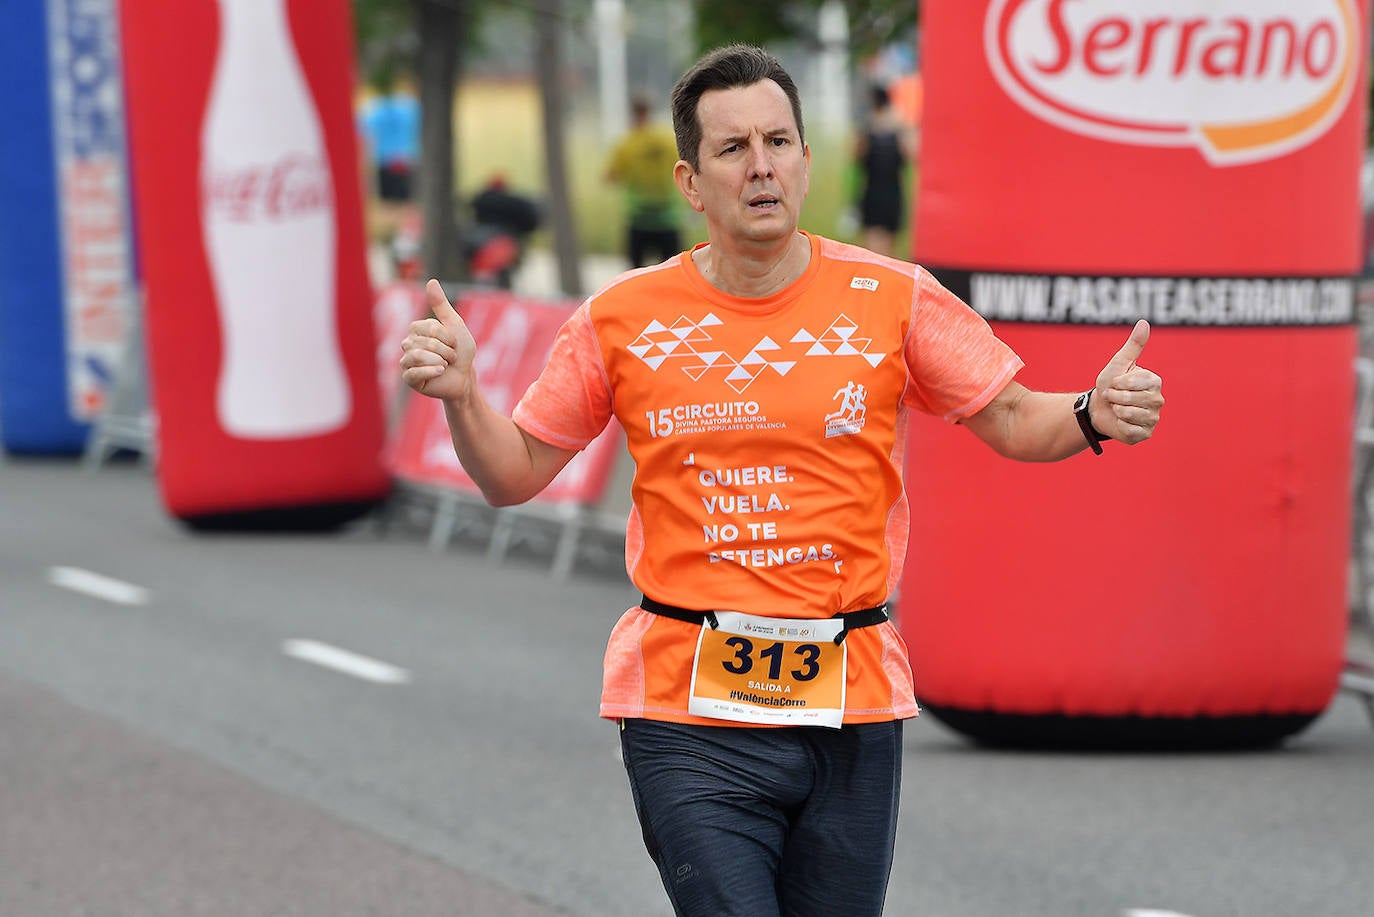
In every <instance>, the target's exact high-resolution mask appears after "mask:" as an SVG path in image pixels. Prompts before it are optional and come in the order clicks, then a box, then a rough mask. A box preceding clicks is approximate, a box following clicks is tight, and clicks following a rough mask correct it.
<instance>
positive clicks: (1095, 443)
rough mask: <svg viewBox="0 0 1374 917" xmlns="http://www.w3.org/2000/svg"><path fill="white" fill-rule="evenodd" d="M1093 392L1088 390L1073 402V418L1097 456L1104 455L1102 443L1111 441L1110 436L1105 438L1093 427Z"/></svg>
mask: <svg viewBox="0 0 1374 917" xmlns="http://www.w3.org/2000/svg"><path fill="white" fill-rule="evenodd" d="M1092 397H1093V390H1092V389H1088V390H1087V391H1086V392H1084V393H1083V394H1081V395H1079V396H1078V397H1077V398H1075V399H1074V401H1073V416H1074V418H1075V419H1076V420H1077V421H1078V429H1080V430H1082V431H1083V438H1084V439H1086V440H1087V441H1088V445H1089V446H1091V447H1092V450H1093V453H1094V454H1095V455H1101V454H1102V442H1103V441H1104V440H1109V439H1111V437H1110V436H1103V435H1102V434H1101V433H1098V432H1097V428H1096V427H1094V426H1093V419H1092V415H1091V414H1090V413H1089V412H1088V405H1089V403H1090V402H1091V401H1092Z"/></svg>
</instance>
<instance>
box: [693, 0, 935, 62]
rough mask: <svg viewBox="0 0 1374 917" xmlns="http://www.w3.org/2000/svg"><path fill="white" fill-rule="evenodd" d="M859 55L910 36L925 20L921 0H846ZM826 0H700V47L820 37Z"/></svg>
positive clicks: (697, 2)
mask: <svg viewBox="0 0 1374 917" xmlns="http://www.w3.org/2000/svg"><path fill="white" fill-rule="evenodd" d="M843 2H844V6H845V10H846V11H847V12H848V14H849V45H850V52H851V53H852V54H854V55H856V56H857V55H862V54H867V53H870V52H872V51H876V50H877V49H878V48H881V47H882V46H883V45H884V44H887V43H888V42H890V41H894V40H898V39H901V38H904V37H905V36H907V35H909V34H910V32H911V30H912V29H913V28H914V27H915V26H916V23H917V21H918V20H919V18H920V6H919V3H918V0H843ZM824 3H825V0H776V2H773V3H741V2H740V0H695V3H694V6H695V9H696V41H697V47H698V49H699V50H702V51H704V50H706V49H708V48H714V47H716V46H718V45H723V44H729V43H730V42H736V41H744V42H749V43H751V44H759V45H764V44H768V43H769V42H771V41H802V42H807V41H815V40H816V36H815V21H816V11H817V10H818V9H820V7H821V6H822V5H823V4H824Z"/></svg>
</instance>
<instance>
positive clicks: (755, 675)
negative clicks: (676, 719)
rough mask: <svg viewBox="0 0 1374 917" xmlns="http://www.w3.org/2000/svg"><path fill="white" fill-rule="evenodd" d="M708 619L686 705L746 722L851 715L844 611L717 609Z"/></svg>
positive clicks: (826, 721)
mask: <svg viewBox="0 0 1374 917" xmlns="http://www.w3.org/2000/svg"><path fill="white" fill-rule="evenodd" d="M715 616H716V622H717V626H716V627H715V628H712V627H711V626H710V625H709V624H706V623H703V624H702V626H701V633H700V634H699V635H698V637H697V653H696V659H695V660H694V661H693V664H692V688H691V697H690V699H689V701H688V704H687V712H688V713H691V714H694V715H696V716H705V717H711V718H712V719H718V720H733V721H735V722H739V723H759V724H764V725H775V726H830V727H833V728H836V729H838V728H839V727H840V725H841V724H842V723H843V722H844V690H845V664H846V661H847V659H848V654H847V652H846V650H845V646H844V644H843V643H841V644H839V645H838V646H837V645H836V644H835V637H836V636H838V635H839V633H840V631H842V630H843V629H844V622H843V621H842V620H841V619H839V618H822V619H820V620H808V619H800V618H761V617H757V616H755V615H747V614H742V613H740V612H735V611H718V612H716V615H715Z"/></svg>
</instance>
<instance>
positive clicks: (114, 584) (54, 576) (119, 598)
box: [48, 567, 150, 605]
mask: <svg viewBox="0 0 1374 917" xmlns="http://www.w3.org/2000/svg"><path fill="white" fill-rule="evenodd" d="M48 582H50V583H52V584H53V585H54V586H61V587H62V588H63V589H70V590H71V591H73V592H80V593H82V594H84V595H90V596H94V597H95V598H98V599H104V600H105V601H107V602H115V603H117V604H119V605H146V604H147V603H148V596H149V595H150V593H149V592H148V590H147V589H144V588H143V587H142V586H135V585H134V584H133V583H126V582H124V581H123V580H117V579H114V578H113V577H109V576H102V575H101V574H99V573H92V572H91V571H90V570H82V569H81V568H80V567H49V568H48Z"/></svg>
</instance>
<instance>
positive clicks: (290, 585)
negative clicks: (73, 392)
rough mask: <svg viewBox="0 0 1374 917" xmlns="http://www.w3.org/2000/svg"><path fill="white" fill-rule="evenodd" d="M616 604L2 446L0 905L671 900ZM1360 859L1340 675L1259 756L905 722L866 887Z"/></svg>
mask: <svg viewBox="0 0 1374 917" xmlns="http://www.w3.org/2000/svg"><path fill="white" fill-rule="evenodd" d="M91 574H95V575H96V576H92V575H91ZM100 577H104V578H108V579H102V578H100ZM634 598H635V593H634V592H633V591H632V590H631V588H630V586H629V584H628V583H627V582H626V580H625V578H624V574H623V571H620V570H617V568H616V567H615V565H613V564H611V565H606V566H604V567H593V568H590V569H583V570H582V571H580V572H579V573H578V575H576V576H575V577H573V579H572V580H571V581H568V582H558V581H555V580H554V579H552V578H551V577H550V576H548V574H547V572H546V562H545V560H544V559H543V558H541V557H539V556H537V555H536V554H535V553H528V554H525V555H519V554H517V555H516V556H512V557H511V558H509V559H507V560H506V561H505V562H504V563H503V564H500V565H493V564H491V563H488V562H487V560H486V558H485V555H484V553H483V551H482V550H481V547H480V545H478V544H476V543H474V542H471V541H460V542H459V543H456V544H454V545H453V546H451V547H449V548H448V549H447V550H445V551H443V552H441V553H436V552H433V551H431V550H429V549H428V548H427V546H426V543H425V533H424V531H423V528H422V527H421V526H415V525H406V524H400V525H397V526H394V527H393V528H392V529H390V530H389V531H387V532H385V533H379V532H378V531H376V530H375V529H373V528H371V527H369V526H367V525H357V526H353V527H350V528H349V529H348V530H347V531H345V532H342V533H337V534H332V535H207V534H196V533H192V532H190V531H189V530H187V529H186V528H184V527H182V526H181V525H180V524H178V523H177V522H176V521H175V520H172V519H171V518H169V517H168V516H167V515H166V514H165V513H164V512H163V510H162V509H161V506H160V504H159V501H158V498H157V493H156V487H155V483H154V481H153V478H152V476H151V473H150V472H149V471H148V470H147V469H146V468H144V467H142V466H137V465H133V464H128V463H116V464H113V465H107V466H106V467H105V468H104V469H102V470H100V471H98V472H94V473H90V472H85V471H83V470H82V469H81V468H80V467H79V466H78V465H77V464H76V463H74V462H68V461H55V460H27V461H24V460H19V459H15V458H12V457H11V458H8V459H5V460H3V461H0V724H2V725H0V917H47V915H62V917H66V915H98V917H123V915H130V917H133V915H137V917H162V915H166V917H187V915H202V914H203V915H215V917H235V915H305V917H325V915H329V917H338V915H352V914H378V915H430V914H434V915H439V914H444V915H512V917H525V915H529V917H539V915H550V914H568V915H580V917H657V915H666V914H668V913H669V909H668V908H667V906H666V904H665V901H664V899H663V895H662V891H661V890H660V888H659V886H658V882H657V877H656V875H655V873H654V871H653V868H652V866H651V864H650V862H649V860H648V858H647V856H646V855H645V854H644V851H643V848H642V846H641V843H640V839H639V833H638V827H637V825H636V823H635V819H634V814H633V809H632V805H631V802H630V798H629V792H628V789H627V786H626V781H625V775H624V771H623V769H622V766H621V763H620V760H619V754H618V748H617V743H616V736H615V730H614V727H613V726H612V725H611V724H609V723H606V722H604V721H601V720H599V719H597V716H596V706H597V694H598V690H599V680H600V664H601V653H602V651H603V649H604V647H605V640H606V635H607V633H608V632H609V630H610V627H611V625H612V624H613V622H614V621H615V619H616V617H618V615H619V614H620V612H621V611H622V610H623V609H624V608H625V607H627V606H628V605H629V604H631V603H632V602H633V600H634ZM341 650H342V651H347V652H348V653H352V654H356V655H353V656H349V655H343V654H341V653H340V652H339V651H341ZM331 654H332V655H331ZM1371 862H1374V729H1372V728H1371V724H1370V722H1369V721H1368V720H1367V718H1366V717H1365V714H1364V711H1363V709H1362V708H1361V707H1360V706H1359V705H1358V704H1357V702H1356V701H1355V700H1354V699H1353V698H1351V697H1348V696H1338V697H1337V699H1336V700H1335V701H1334V702H1333V704H1332V706H1331V708H1330V709H1329V711H1328V712H1327V713H1326V714H1325V715H1324V716H1323V717H1322V718H1321V719H1319V720H1318V721H1317V722H1316V723H1315V724H1314V725H1313V726H1311V727H1310V728H1309V729H1307V730H1306V731H1304V732H1303V733H1301V734H1300V735H1298V736H1297V737H1295V738H1294V739H1292V740H1291V741H1289V742H1288V743H1287V744H1286V745H1285V746H1284V747H1282V748H1280V749H1276V750H1271V751H1265V752H1256V753H1232V754H1190V755H1185V754H1067V753H1064V754H1054V753H1025V752H996V751H989V750H985V749H980V748H977V747H974V746H971V745H970V744H968V743H967V742H965V741H964V740H963V739H962V738H960V737H959V736H957V735H955V734H954V733H952V732H949V731H948V730H946V729H945V728H944V727H942V726H941V725H940V724H939V723H937V722H935V721H933V720H932V719H931V718H929V717H927V718H924V719H920V720H917V721H915V722H913V723H910V724H909V725H908V729H907V732H906V759H905V775H904V784H903V813H902V819H901V823H900V828H899V837H898V849H897V864H896V867H895V869H894V874H893V879H892V884H891V887H890V891H889V895H888V902H889V904H888V913H889V914H891V915H898V917H904V915H931V917H994V915H1013V914H1014V915H1027V917H1037V915H1052V917H1078V915H1082V917H1088V915H1092V917H1127V915H1130V917H1136V915H1143V914H1145V913H1148V912H1152V911H1153V912H1161V913H1172V914H1181V915H1189V917H1297V915H1320V917H1345V915H1350V917H1355V915H1360V917H1363V915H1366V914H1368V913H1370V912H1371V909H1374V868H1371Z"/></svg>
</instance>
